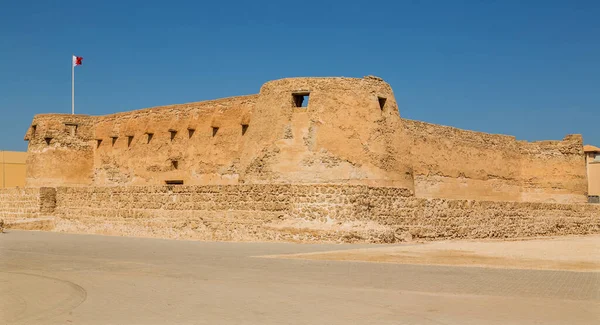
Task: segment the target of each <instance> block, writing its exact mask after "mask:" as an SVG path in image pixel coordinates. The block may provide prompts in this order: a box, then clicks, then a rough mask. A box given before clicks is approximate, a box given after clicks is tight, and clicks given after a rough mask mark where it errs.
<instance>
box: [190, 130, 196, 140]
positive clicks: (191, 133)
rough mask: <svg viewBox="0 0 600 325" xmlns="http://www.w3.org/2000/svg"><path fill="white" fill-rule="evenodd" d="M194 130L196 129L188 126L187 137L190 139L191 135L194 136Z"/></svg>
mask: <svg viewBox="0 0 600 325" xmlns="http://www.w3.org/2000/svg"><path fill="white" fill-rule="evenodd" d="M194 132H196V129H191V128H188V138H189V139H191V138H192V136H194Z"/></svg>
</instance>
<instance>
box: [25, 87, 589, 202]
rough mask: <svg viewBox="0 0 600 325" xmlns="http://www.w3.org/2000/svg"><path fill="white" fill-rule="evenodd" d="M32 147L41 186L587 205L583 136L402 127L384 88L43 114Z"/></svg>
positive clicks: (306, 90)
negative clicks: (358, 192) (332, 192)
mask: <svg viewBox="0 0 600 325" xmlns="http://www.w3.org/2000/svg"><path fill="white" fill-rule="evenodd" d="M306 103H308V104H307V105H305V104H306ZM303 106H306V107H303ZM26 139H27V140H28V141H29V149H28V153H29V155H28V161H27V168H28V169H27V185H28V186H33V187H41V186H64V185H72V186H117V185H118V186H129V185H163V184H165V183H167V182H175V183H181V182H183V183H184V184H185V185H226V184H227V185H235V184H346V185H368V186H391V187H400V188H405V189H408V190H410V191H413V192H414V194H415V196H417V197H424V198H455V199H476V200H501V201H521V202H558V203H575V202H585V201H586V199H587V198H586V192H587V179H586V165H585V158H584V154H583V149H582V138H581V136H579V135H569V136H566V137H565V138H564V139H563V140H562V141H541V142H526V141H518V140H516V139H515V138H514V137H512V136H506V135H494V134H487V133H481V132H473V131H465V130H460V129H456V128H452V127H446V126H440V125H434V124H429V123H424V122H417V121H411V120H406V119H402V118H400V114H399V110H398V104H397V103H396V99H395V98H394V94H393V91H392V89H391V87H390V86H389V85H388V84H387V83H385V82H384V81H383V80H381V79H379V78H376V77H366V78H362V79H352V78H293V79H282V80H276V81H271V82H267V83H266V84H264V85H263V86H262V88H261V89H260V93H259V94H257V95H250V96H242V97H232V98H225V99H220V100H213V101H205V102H199V103H189V104H182V105H172V106H164V107H156V108H151V109H144V110H138V111H132V112H125V113H119V114H112V115H106V116H83V115H56V114H54V115H53V114H50V115H38V116H36V117H35V118H34V119H33V123H32V126H31V128H30V129H29V131H28V132H27V134H26Z"/></svg>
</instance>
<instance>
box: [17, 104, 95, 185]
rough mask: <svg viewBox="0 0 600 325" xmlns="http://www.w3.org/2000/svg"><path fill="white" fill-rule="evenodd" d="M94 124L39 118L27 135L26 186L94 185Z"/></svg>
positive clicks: (89, 120)
mask: <svg viewBox="0 0 600 325" xmlns="http://www.w3.org/2000/svg"><path fill="white" fill-rule="evenodd" d="M94 123H95V119H94V118H93V117H90V116H84V115H67V114H45V115H37V116H36V117H35V118H34V119H33V122H32V124H31V127H30V128H29V130H28V131H27V133H26V135H25V140H27V141H29V146H28V149H27V153H28V154H27V163H26V174H27V178H26V186H27V187H43V186H58V185H62V186H78V185H91V184H92V183H93V178H92V176H93V164H94V140H93V138H94V135H93V133H94V129H93V127H94Z"/></svg>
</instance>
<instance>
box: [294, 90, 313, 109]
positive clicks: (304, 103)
mask: <svg viewBox="0 0 600 325" xmlns="http://www.w3.org/2000/svg"><path fill="white" fill-rule="evenodd" d="M309 96H310V93H309V92H303V93H295V94H292V99H293V105H294V107H299V108H307V107H308V98H309Z"/></svg>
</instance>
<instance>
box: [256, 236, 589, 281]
mask: <svg viewBox="0 0 600 325" xmlns="http://www.w3.org/2000/svg"><path fill="white" fill-rule="evenodd" d="M265 257H276V258H300V259H312V260H331V261H362V262H385V263H403V264H429V265H457V266H478V267H495V268H514V269H537V270H568V271H596V272H598V271H600V236H597V235H596V236H585V237H562V238H550V239H535V240H523V241H516V240H515V241H445V242H433V243H424V244H418V245H412V246H406V245H404V246H392V247H378V248H363V249H355V250H341V251H330V252H316V253H304V254H291V255H272V256H265Z"/></svg>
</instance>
